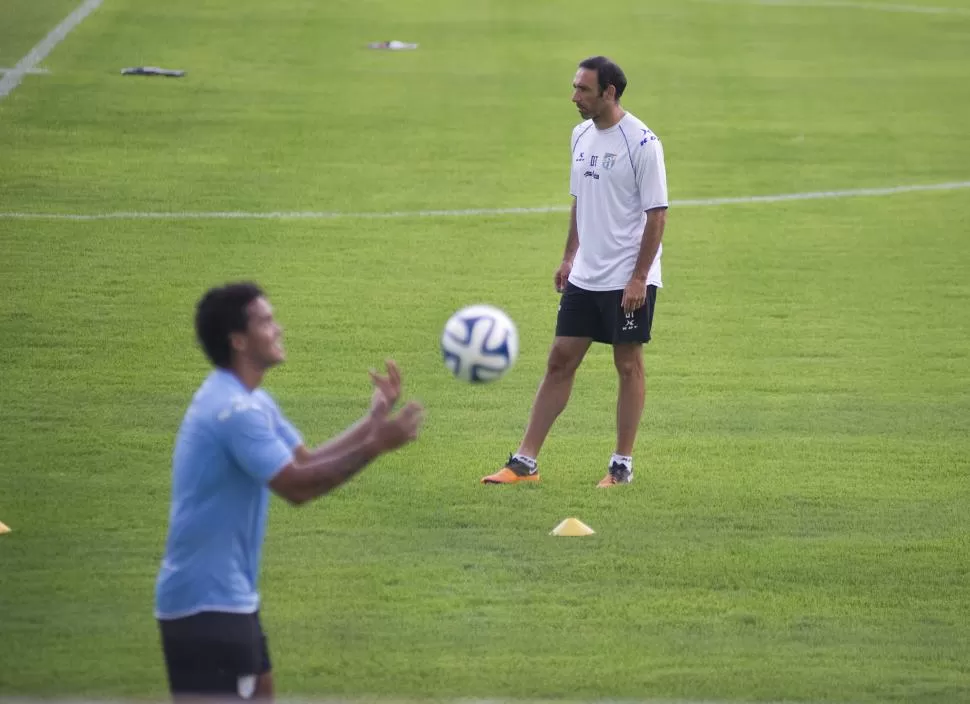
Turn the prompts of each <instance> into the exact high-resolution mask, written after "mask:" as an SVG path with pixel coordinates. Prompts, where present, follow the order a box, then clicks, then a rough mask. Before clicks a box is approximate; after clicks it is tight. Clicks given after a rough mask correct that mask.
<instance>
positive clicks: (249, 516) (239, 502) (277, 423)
mask: <svg viewBox="0 0 970 704" xmlns="http://www.w3.org/2000/svg"><path fill="white" fill-rule="evenodd" d="M195 330H196V334H197V336H198V339H199V342H200V343H201V345H202V348H203V350H204V351H205V354H206V356H207V357H208V358H209V360H210V361H211V362H212V364H213V365H214V366H215V370H214V371H212V372H211V373H210V374H209V376H208V377H207V378H206V380H205V381H204V382H203V383H202V386H200V387H199V389H198V391H196V393H195V396H194V397H193V399H192V403H191V404H190V405H189V408H188V410H187V411H186V413H185V417H184V418H183V420H182V425H181V427H180V428H179V432H178V437H177V438H176V440H175V451H174V455H173V460H172V506H171V512H170V515H169V531H168V540H167V541H166V545H165V556H164V558H163V559H162V565H161V569H160V571H159V574H158V581H157V585H156V592H155V616H156V618H157V619H158V623H159V628H160V630H161V638H162V650H163V652H164V656H165V664H166V668H167V672H168V683H169V689H170V690H171V693H172V695H173V697H174V698H175V699H176V700H192V699H199V698H216V699H234V698H241V699H253V698H257V699H263V700H268V699H271V698H272V696H273V679H272V673H271V666H270V659H269V650H268V648H267V644H266V636H265V635H264V633H263V629H262V626H261V624H260V621H259V601H260V600H259V593H258V592H257V589H256V583H257V578H258V574H259V561H260V553H261V551H262V546H263V536H264V534H265V531H266V514H267V508H268V502H269V491H270V490H272V491H274V492H275V493H276V494H278V495H280V496H281V497H283V498H284V499H286V500H287V501H289V502H290V503H291V504H294V505H299V504H302V503H304V502H306V501H310V500H312V499H315V498H317V497H319V496H322V495H323V494H326V493H327V492H328V491H330V490H332V489H334V488H335V487H337V486H339V485H340V484H342V483H343V482H345V481H347V480H348V479H350V478H351V477H352V476H353V475H354V474H356V473H357V472H359V471H360V470H362V469H363V468H364V467H365V466H366V465H367V464H368V463H370V462H371V461H373V460H374V459H376V458H377V457H379V456H380V455H382V454H384V453H386V452H390V451H392V450H396V449H397V448H399V447H401V446H402V445H405V444H406V443H408V442H410V441H412V440H414V439H415V438H416V437H417V435H418V429H419V427H420V426H421V421H422V416H423V410H422V408H421V406H420V405H418V404H417V403H414V402H411V403H408V404H407V405H406V406H404V408H403V409H402V410H401V411H400V412H399V413H397V414H396V415H391V409H392V408H393V407H394V404H395V403H396V402H397V400H398V397H399V396H400V394H401V375H400V373H399V372H398V369H397V366H396V365H395V364H394V362H391V361H389V362H388V363H387V375H379V374H377V373H375V372H371V379H372V381H373V385H374V392H373V396H372V398H371V406H370V410H369V411H368V412H367V413H366V414H365V415H364V417H363V418H361V419H360V420H359V421H358V422H357V423H356V424H355V425H353V426H351V427H350V428H348V429H347V430H346V431H344V432H343V433H342V434H340V435H338V436H337V437H335V438H333V439H331V440H329V441H328V442H326V443H324V444H323V445H321V446H320V447H318V448H316V449H314V450H310V449H307V448H306V446H304V444H303V440H302V438H301V437H300V434H299V433H298V432H297V430H296V429H295V428H294V427H293V425H292V424H291V423H290V422H289V421H288V420H287V419H286V417H285V416H284V415H283V414H282V413H281V412H280V409H279V408H278V407H277V406H276V403H275V402H274V401H273V399H272V398H270V396H269V394H267V393H266V392H265V391H263V390H262V389H260V388H259V387H260V384H261V383H262V381H263V377H264V376H265V375H266V372H267V371H269V370H270V369H272V368H273V367H275V366H276V365H277V364H280V363H281V362H282V361H283V359H284V353H283V347H282V344H281V340H282V328H281V327H280V326H279V324H278V323H277V322H276V320H275V319H274V318H273V309H272V307H271V306H270V304H269V301H267V299H266V297H265V296H264V295H263V292H262V291H261V290H260V289H259V287H257V286H256V285H255V284H250V283H235V284H228V285H226V286H223V287H219V288H213V289H210V290H209V291H208V292H207V293H206V294H205V295H204V296H203V297H202V300H201V301H199V304H198V307H197V309H196V316H195Z"/></svg>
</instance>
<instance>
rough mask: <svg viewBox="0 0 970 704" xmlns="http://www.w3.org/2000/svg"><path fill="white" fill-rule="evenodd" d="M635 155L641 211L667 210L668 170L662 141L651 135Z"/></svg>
mask: <svg viewBox="0 0 970 704" xmlns="http://www.w3.org/2000/svg"><path fill="white" fill-rule="evenodd" d="M634 154H635V157H634V161H635V162H636V166H637V171H636V178H637V190H638V191H639V194H640V209H641V210H650V209H652V208H666V207H667V170H666V167H665V166H664V150H663V147H662V146H661V144H660V140H659V139H657V138H656V136H654V135H653V134H650V136H649V137H648V138H647V139H644V140H643V141H642V142H640V143H639V144H638V145H637V147H636V151H635V152H634Z"/></svg>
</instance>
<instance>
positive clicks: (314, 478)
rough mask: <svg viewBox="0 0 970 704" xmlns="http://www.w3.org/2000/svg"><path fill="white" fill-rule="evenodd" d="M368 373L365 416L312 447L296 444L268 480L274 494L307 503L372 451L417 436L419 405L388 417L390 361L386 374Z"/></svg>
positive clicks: (393, 391) (396, 391) (397, 390)
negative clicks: (370, 384)
mask: <svg viewBox="0 0 970 704" xmlns="http://www.w3.org/2000/svg"><path fill="white" fill-rule="evenodd" d="M370 377H371V381H372V382H373V383H374V394H373V396H372V397H371V407H370V411H369V412H368V414H367V415H366V416H364V417H363V418H361V419H360V420H359V421H357V422H356V423H354V424H353V425H352V426H350V427H349V428H347V429H346V430H345V431H343V432H342V433H341V434H340V435H338V436H336V437H334V438H331V439H330V440H328V441H327V442H325V443H324V444H323V445H321V446H320V447H318V448H316V449H314V450H308V449H307V448H306V446H304V445H300V446H298V447H297V448H296V449H295V450H294V451H293V455H294V461H293V462H290V463H289V464H287V465H286V466H285V467H284V468H283V469H282V470H281V471H280V472H279V473H278V474H277V475H276V476H275V477H273V479H272V480H271V481H270V483H269V486H270V488H271V489H272V490H273V491H274V492H276V493H277V494H279V495H280V496H282V497H283V498H284V499H286V500H287V501H289V502H290V503H292V504H295V505H299V504H301V503H304V502H306V501H310V500H312V499H315V498H317V497H319V496H323V495H324V494H326V493H327V492H329V491H330V490H331V489H334V488H335V487H338V486H340V485H341V484H343V483H344V482H345V481H347V480H348V479H350V478H351V477H352V476H354V475H355V474H357V472H359V471H360V470H362V469H363V468H364V467H366V466H367V465H368V464H369V463H370V462H371V461H372V460H373V459H374V458H376V457H377V456H378V455H380V454H382V453H384V452H389V451H391V450H395V449H397V448H398V447H400V446H401V445H404V444H406V443H408V442H410V441H411V440H414V438H416V437H417V434H418V428H419V427H420V425H421V421H422V417H423V410H422V408H421V406H419V405H418V404H416V403H413V402H412V403H409V404H408V405H407V406H405V407H404V408H403V409H402V410H401V412H400V413H398V414H397V416H395V417H393V418H390V417H388V413H389V412H390V410H391V409H392V408H393V407H394V404H395V403H397V400H398V398H400V396H401V372H400V371H399V370H398V368H397V365H396V364H395V363H394V361H393V360H388V361H387V375H386V376H384V375H381V374H378V373H377V372H375V371H374V370H371V371H370Z"/></svg>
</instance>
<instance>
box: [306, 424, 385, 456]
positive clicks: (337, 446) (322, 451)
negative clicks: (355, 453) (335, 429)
mask: <svg viewBox="0 0 970 704" xmlns="http://www.w3.org/2000/svg"><path fill="white" fill-rule="evenodd" d="M369 432H370V426H369V424H368V418H367V416H365V417H363V418H361V419H360V420H358V421H357V422H356V423H354V424H353V425H352V426H350V427H349V428H347V429H346V430H344V431H343V432H342V433H341V434H340V435H338V436H336V437H334V438H331V439H330V440H328V441H327V442H325V443H323V444H322V445H320V446H318V447H315V448H314V449H313V450H311V451H310V456H309V457H308V458H307V460H308V461H312V460H318V459H326V458H327V457H334V456H337V455H340V454H342V453H344V452H346V451H347V450H348V449H349V448H351V447H354V446H355V445H358V444H360V443H361V442H363V441H364V440H365V439H366V438H367V435H368V433H369Z"/></svg>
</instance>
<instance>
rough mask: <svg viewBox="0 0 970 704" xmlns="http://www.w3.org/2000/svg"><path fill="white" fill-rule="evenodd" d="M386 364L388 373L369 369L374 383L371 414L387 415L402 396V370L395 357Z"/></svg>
mask: <svg viewBox="0 0 970 704" xmlns="http://www.w3.org/2000/svg"><path fill="white" fill-rule="evenodd" d="M385 365H386V367H387V374H386V375H384V374H378V373H377V372H376V371H374V370H373V369H371V370H370V371H369V374H370V378H371V382H373V384H374V393H373V395H372V396H371V404H370V412H371V415H386V414H387V413H389V412H390V410H391V409H392V408H394V404H396V403H397V401H398V399H399V398H401V370H400V369H398V368H397V364H396V363H395V362H394V360H393V359H389V360H387V361H386V362H385Z"/></svg>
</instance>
